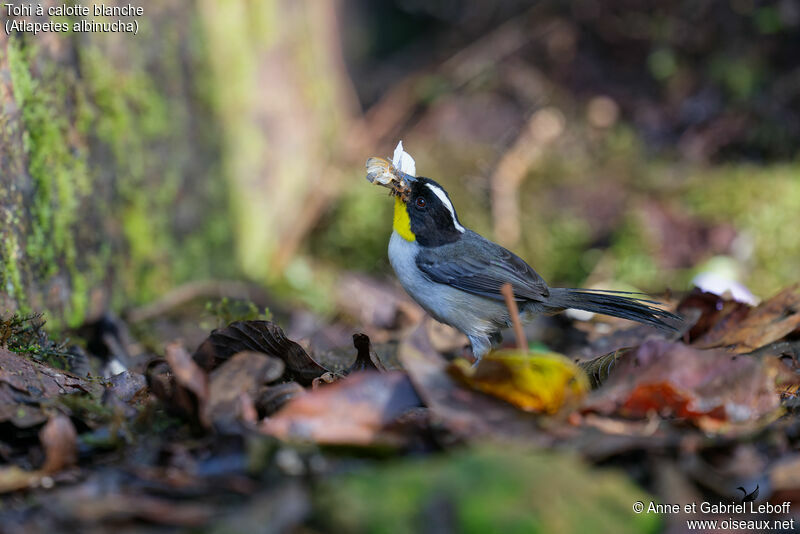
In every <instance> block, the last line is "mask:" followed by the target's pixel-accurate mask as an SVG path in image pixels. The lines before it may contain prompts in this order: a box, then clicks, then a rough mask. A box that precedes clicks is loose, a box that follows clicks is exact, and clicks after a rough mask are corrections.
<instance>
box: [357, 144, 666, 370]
mask: <svg viewBox="0 0 800 534" xmlns="http://www.w3.org/2000/svg"><path fill="white" fill-rule="evenodd" d="M399 149H400V150H401V151H402V147H401V146H400V147H399ZM395 159H397V157H396V158H395ZM367 179H368V180H369V181H370V182H372V183H374V184H378V185H382V186H384V187H388V188H390V189H391V190H392V195H393V196H394V197H395V205H394V224H393V232H392V237H391V240H390V241H389V261H390V262H391V264H392V267H393V268H394V272H395V273H396V274H397V277H398V278H399V280H400V283H401V284H402V286H403V288H405V290H406V291H407V292H408V294H409V295H411V297H412V298H413V299H414V300H415V301H417V303H419V305H420V306H422V307H423V308H424V309H425V311H427V312H428V313H429V314H430V315H431V316H432V317H433V318H434V319H436V320H437V321H440V322H442V323H445V324H448V325H450V326H452V327H454V328H456V329H458V330H460V331H461V332H463V333H464V334H466V336H467V337H468V338H469V341H470V344H471V345H472V353H473V354H474V356H475V359H476V361H480V359H481V358H482V357H483V356H484V355H485V354H486V353H487V352H489V351H490V350H491V348H492V346H493V345H496V344H497V343H499V341H500V340H501V338H500V330H501V329H503V328H507V327H508V326H510V325H511V321H510V317H509V312H508V309H507V308H506V306H505V304H504V301H503V296H502V294H501V292H500V289H501V288H502V287H503V285H504V284H506V283H510V284H511V286H512V287H513V290H514V297H515V300H516V301H517V304H518V306H519V309H520V317H521V319H523V320H530V319H532V318H533V316H535V315H536V314H553V313H558V312H561V311H564V310H565V309H567V308H574V309H578V310H585V311H589V312H595V313H601V314H605V315H611V316H613V317H621V318H624V319H630V320H632V321H637V322H640V323H644V324H649V325H652V326H655V327H658V328H661V329H665V330H673V331H674V330H676V327H675V325H674V324H672V323H679V322H680V321H681V318H680V317H678V316H677V315H674V314H672V313H670V312H668V311H665V310H662V309H660V308H657V307H655V306H653V304H658V303H657V302H653V301H649V300H643V299H640V298H636V297H631V296H630V295H631V294H630V293H623V292H616V291H597V290H588V289H568V288H560V287H559V288H556V287H552V288H551V287H548V286H547V283H545V281H544V280H543V279H542V277H541V276H539V275H538V274H537V273H536V271H534V270H533V269H532V268H531V267H530V265H528V264H527V263H525V261H523V260H522V259H521V258H520V257H519V256H517V255H515V254H513V253H512V252H510V251H508V250H506V249H505V248H503V247H501V246H500V245H498V244H496V243H493V242H491V241H489V240H488V239H486V238H484V237H482V236H480V235H478V234H476V233H475V232H473V231H472V230H469V229H467V228H464V226H463V225H462V224H461V222H460V221H459V219H458V215H456V210H455V208H454V207H453V203H452V202H451V201H450V196H449V195H448V194H447V192H446V191H445V190H444V189H443V188H442V186H441V185H439V184H438V183H436V182H434V181H433V180H431V179H429V178H424V177H415V176H412V175H410V174H406V173H404V172H402V171H400V170H398V169H397V168H396V167H395V166H394V165H393V164H392V163H391V162H389V161H387V160H385V159H383V158H370V159H369V160H367Z"/></svg>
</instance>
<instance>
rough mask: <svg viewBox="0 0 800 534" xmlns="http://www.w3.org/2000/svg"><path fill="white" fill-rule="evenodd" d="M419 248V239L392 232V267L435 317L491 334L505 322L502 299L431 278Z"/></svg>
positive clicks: (469, 332)
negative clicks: (419, 258)
mask: <svg viewBox="0 0 800 534" xmlns="http://www.w3.org/2000/svg"><path fill="white" fill-rule="evenodd" d="M418 250H419V244H418V243H417V242H416V241H406V240H405V239H403V238H402V237H400V235H399V234H397V232H392V238H391V239H390V240H389V261H390V262H391V264H392V268H393V269H394V272H395V274H397V278H398V280H400V284H401V285H402V286H403V288H404V289H405V290H406V292H407V293H408V294H409V295H411V298H413V299H414V300H415V301H417V303H418V304H419V305H420V306H422V307H423V308H424V309H425V311H427V312H428V313H429V314H430V315H431V316H432V317H433V318H434V319H436V320H437V321H440V322H442V323H445V324H449V325H450V326H453V327H455V328H457V329H458V330H461V331H462V332H464V333H466V334H467V335H488V334H490V333H492V332H496V331H497V330H498V329H499V328H502V327H503V326H505V324H504V323H505V321H506V319H507V317H508V316H507V311H506V309H505V306H503V305H502V304H500V303H499V302H496V301H493V300H489V299H486V298H483V297H479V296H476V295H471V294H469V293H466V292H464V291H461V290H459V289H455V288H452V287H450V286H447V285H444V284H438V283H436V282H432V281H430V280H428V279H427V278H426V277H425V275H424V274H423V273H422V272H421V271H420V270H419V268H418V267H417V265H416V263H415V260H416V257H417V251H418ZM504 316H505V317H504Z"/></svg>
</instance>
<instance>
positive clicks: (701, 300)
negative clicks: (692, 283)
mask: <svg viewBox="0 0 800 534" xmlns="http://www.w3.org/2000/svg"><path fill="white" fill-rule="evenodd" d="M751 308H752V306H750V305H749V304H746V303H744V302H739V301H736V300H732V299H726V298H724V297H721V296H719V295H715V294H714V293H707V292H705V291H701V290H700V289H697V288H695V289H693V290H692V291H691V292H690V293H689V294H688V295H686V296H685V297H684V298H683V299H682V300H681V302H680V304H678V309H677V311H678V313H680V314H681V315H682V316H683V317H686V318H693V322H694V324H693V325H692V327H691V328H690V329H689V331H688V332H687V334H686V337H685V338H684V341H685V342H686V343H692V342H694V341H696V340H697V339H699V338H701V337H702V336H704V335H705V334H707V333H708V331H709V330H711V329H712V328H714V327H715V326H716V325H717V324H720V323H723V322H730V323H731V324H736V323H738V322H739V321H741V320H742V319H744V318H745V317H746V316H747V314H748V313H749V312H750V309H751Z"/></svg>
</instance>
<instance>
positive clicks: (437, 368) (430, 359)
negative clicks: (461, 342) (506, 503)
mask: <svg viewBox="0 0 800 534" xmlns="http://www.w3.org/2000/svg"><path fill="white" fill-rule="evenodd" d="M398 358H399V359H400V361H401V363H402V364H403V368H404V369H406V371H407V372H408V375H409V377H410V378H411V381H412V382H413V383H414V387H415V388H416V390H417V391H418V392H419V395H420V397H421V398H422V400H423V401H424V403H425V405H426V406H427V407H428V408H429V410H430V411H431V415H432V419H433V420H435V421H436V422H437V423H438V424H439V425H441V426H442V427H444V428H445V429H446V430H447V431H448V432H449V433H450V434H451V435H452V436H453V437H454V438H455V439H456V440H468V439H476V438H481V437H501V438H515V439H524V440H525V441H526V442H527V443H529V444H533V443H537V444H542V445H544V444H545V442H546V440H548V439H549V437H548V436H547V435H545V434H544V433H542V432H540V431H539V430H538V429H537V426H536V420H535V418H534V416H533V415H531V414H527V413H524V412H521V411H520V410H518V409H516V408H514V407H513V406H511V405H510V404H508V403H506V402H503V401H501V400H499V399H495V398H493V397H489V396H488V395H485V394H483V393H480V392H478V391H474V390H472V389H469V388H466V387H464V386H462V385H461V384H459V383H458V382H457V381H456V380H455V379H454V378H452V377H451V376H450V375H449V374H448V372H447V366H448V363H447V361H446V360H445V359H444V358H443V357H442V356H441V355H440V354H439V353H437V352H436V351H435V350H434V349H433V346H432V345H431V342H430V339H429V338H428V334H427V329H426V328H425V326H424V324H421V325H419V326H418V327H417V328H416V329H415V330H414V331H413V332H412V333H411V335H410V336H409V337H408V338H406V339H404V340H403V341H402V342H401V343H400V347H399V349H398Z"/></svg>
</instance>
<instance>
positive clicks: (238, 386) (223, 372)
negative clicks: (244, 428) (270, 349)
mask: <svg viewBox="0 0 800 534" xmlns="http://www.w3.org/2000/svg"><path fill="white" fill-rule="evenodd" d="M283 369H284V364H283V362H282V361H281V360H279V359H277V358H273V357H271V356H265V355H264V354H260V353H257V352H249V351H247V352H240V353H239V354H235V355H233V356H232V357H231V358H230V359H229V360H227V361H225V362H224V363H223V364H222V365H220V366H219V367H217V368H216V369H214V370H213V371H212V372H211V374H210V375H209V388H208V402H206V404H205V418H206V420H208V421H210V422H211V423H213V424H214V426H215V427H217V428H222V429H227V430H230V429H231V427H233V426H235V422H236V421H237V420H238V419H240V417H241V415H242V412H241V408H242V401H241V395H242V394H246V395H247V396H248V397H249V398H250V399H252V398H255V396H256V394H257V393H258V390H259V388H260V387H261V386H263V385H264V384H268V383H270V382H274V381H275V380H277V379H278V378H280V377H281V375H283Z"/></svg>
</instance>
